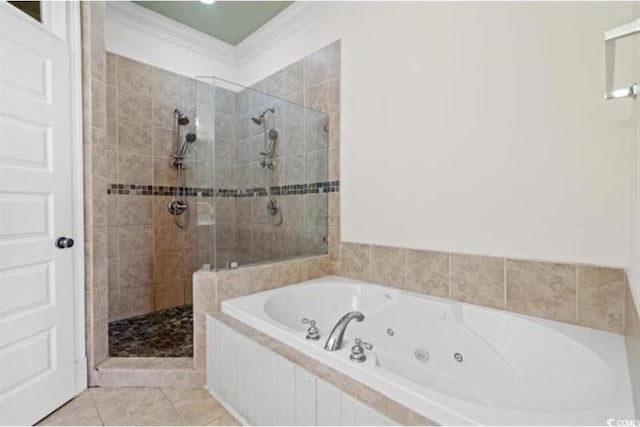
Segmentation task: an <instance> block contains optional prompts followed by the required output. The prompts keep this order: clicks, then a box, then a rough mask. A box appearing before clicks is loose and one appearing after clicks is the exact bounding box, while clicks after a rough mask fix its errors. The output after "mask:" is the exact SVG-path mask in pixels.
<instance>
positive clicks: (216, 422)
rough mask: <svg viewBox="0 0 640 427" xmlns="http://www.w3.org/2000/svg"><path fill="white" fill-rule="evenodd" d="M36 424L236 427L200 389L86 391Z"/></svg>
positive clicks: (98, 389) (139, 388) (231, 418)
mask: <svg viewBox="0 0 640 427" xmlns="http://www.w3.org/2000/svg"><path fill="white" fill-rule="evenodd" d="M38 425H42V426H50V425H59V426H111V425H113V426H148V425H166V426H181V425H188V426H202V425H211V426H237V425H239V424H238V422H237V421H236V420H235V419H234V418H233V417H232V416H231V414H229V413H228V412H227V411H226V410H225V409H224V408H223V407H222V405H220V403H218V402H217V401H216V400H215V399H214V398H213V397H211V396H210V395H209V393H207V392H206V391H205V390H204V389H177V388H176V389H174V388H151V387H123V388H90V389H88V390H85V391H84V392H82V393H81V394H80V395H78V396H76V397H75V398H74V399H73V400H71V401H70V402H68V403H67V404H66V405H64V406H62V407H61V408H59V409H58V410H57V411H55V412H54V413H52V414H50V415H49V416H48V417H47V418H45V419H44V420H42V421H41V422H40V423H39V424H38Z"/></svg>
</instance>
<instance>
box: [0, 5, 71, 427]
mask: <svg viewBox="0 0 640 427" xmlns="http://www.w3.org/2000/svg"><path fill="white" fill-rule="evenodd" d="M11 8H12V6H10V5H8V4H6V3H4V4H2V3H0V424H31V423H34V422H36V421H38V420H39V419H40V418H42V417H44V416H45V415H47V414H48V413H49V412H51V411H53V410H54V409H55V408H57V407H58V406H60V405H62V404H63V403H64V402H66V401H67V400H69V399H70V398H71V397H73V394H74V384H75V378H74V348H75V346H74V344H75V343H74V290H73V286H74V283H73V251H74V250H75V248H69V249H64V250H62V249H58V248H56V247H55V239H56V237H58V236H67V237H72V236H71V232H72V230H73V229H72V227H73V218H72V194H71V189H72V188H73V187H72V181H71V159H72V156H71V154H72V152H71V98H70V93H71V91H70V56H69V48H68V46H67V45H66V43H65V42H64V41H63V40H61V39H59V38H58V37H56V36H55V35H53V34H51V33H50V32H49V31H48V30H47V29H46V28H45V27H44V26H43V25H42V24H40V23H37V22H35V21H33V20H32V19H31V18H29V17H27V16H24V17H22V16H21V15H20V14H19V13H16V12H15V11H14V10H13V9H11Z"/></svg>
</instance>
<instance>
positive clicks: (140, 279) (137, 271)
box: [118, 255, 154, 289]
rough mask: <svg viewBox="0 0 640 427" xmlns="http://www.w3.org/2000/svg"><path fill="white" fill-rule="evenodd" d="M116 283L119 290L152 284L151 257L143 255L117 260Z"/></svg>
mask: <svg viewBox="0 0 640 427" xmlns="http://www.w3.org/2000/svg"><path fill="white" fill-rule="evenodd" d="M118 281H119V286H120V289H122V288H135V287H139V286H145V285H148V284H151V283H153V281H154V278H153V257H152V256H151V255H144V256H131V257H122V258H120V259H118Z"/></svg>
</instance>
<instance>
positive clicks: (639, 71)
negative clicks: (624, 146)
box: [627, 3, 640, 309]
mask: <svg viewBox="0 0 640 427" xmlns="http://www.w3.org/2000/svg"><path fill="white" fill-rule="evenodd" d="M638 17H640V4H638V3H636V4H635V5H634V18H638ZM632 39H633V40H632V42H633V64H632V70H633V77H634V79H633V81H640V40H638V38H637V36H634V37H633V38H632ZM639 103H640V100H638V99H636V100H634V101H633V141H632V144H631V154H630V156H629V159H630V162H629V163H630V173H629V175H630V176H629V183H630V184H629V187H630V199H631V200H630V215H629V216H630V221H629V222H630V225H629V236H630V239H629V267H628V268H627V278H628V279H629V285H630V288H631V291H632V292H633V297H634V301H635V304H636V307H638V308H639V309H640V173H638V172H639V171H638V168H639V165H640V147H639V146H640V104H639Z"/></svg>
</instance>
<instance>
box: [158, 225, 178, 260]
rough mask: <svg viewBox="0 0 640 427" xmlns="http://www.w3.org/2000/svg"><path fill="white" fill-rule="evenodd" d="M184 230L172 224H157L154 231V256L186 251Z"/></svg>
mask: <svg viewBox="0 0 640 427" xmlns="http://www.w3.org/2000/svg"><path fill="white" fill-rule="evenodd" d="M185 236H186V233H185V230H184V229H182V228H179V227H178V226H177V225H176V224H174V223H166V224H157V225H156V226H155V231H154V247H155V252H154V253H155V254H156V255H163V254H171V253H178V252H184V251H185V249H186V240H185Z"/></svg>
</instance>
